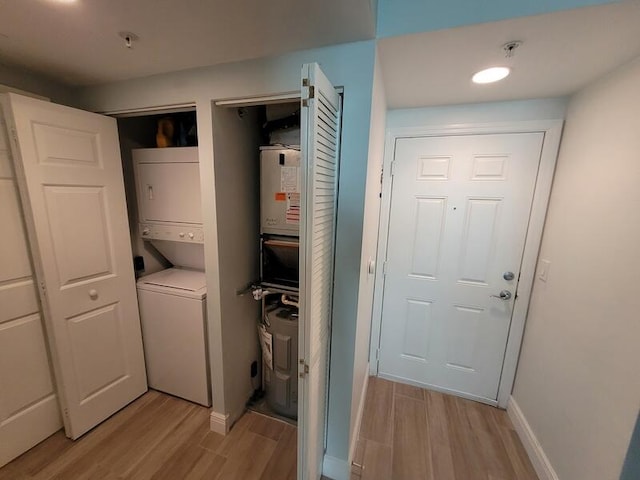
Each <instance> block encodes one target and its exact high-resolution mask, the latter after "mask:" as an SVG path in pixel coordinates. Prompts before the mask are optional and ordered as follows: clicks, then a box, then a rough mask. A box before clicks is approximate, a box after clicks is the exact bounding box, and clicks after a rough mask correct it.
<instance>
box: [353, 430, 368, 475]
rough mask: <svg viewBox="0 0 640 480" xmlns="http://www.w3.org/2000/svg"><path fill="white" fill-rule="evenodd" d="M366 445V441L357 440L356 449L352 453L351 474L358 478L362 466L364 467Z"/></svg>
mask: <svg viewBox="0 0 640 480" xmlns="http://www.w3.org/2000/svg"><path fill="white" fill-rule="evenodd" d="M366 445H367V440H365V439H364V438H358V440H356V448H355V451H354V452H353V460H352V461H351V462H352V463H351V473H352V474H356V475H357V476H358V477H359V476H361V475H362V465H364V450H365V447H366Z"/></svg>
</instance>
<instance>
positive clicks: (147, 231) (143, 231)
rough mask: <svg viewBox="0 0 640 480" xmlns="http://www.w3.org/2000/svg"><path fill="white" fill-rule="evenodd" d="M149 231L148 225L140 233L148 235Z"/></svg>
mask: <svg viewBox="0 0 640 480" xmlns="http://www.w3.org/2000/svg"><path fill="white" fill-rule="evenodd" d="M150 232H151V230H149V228H148V227H145V228H143V229H142V235H149V233H150Z"/></svg>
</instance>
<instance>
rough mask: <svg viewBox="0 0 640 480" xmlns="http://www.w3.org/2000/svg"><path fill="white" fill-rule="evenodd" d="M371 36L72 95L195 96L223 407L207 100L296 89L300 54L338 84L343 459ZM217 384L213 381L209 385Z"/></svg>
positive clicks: (337, 419) (338, 452) (343, 454)
mask: <svg viewBox="0 0 640 480" xmlns="http://www.w3.org/2000/svg"><path fill="white" fill-rule="evenodd" d="M374 54H375V44H374V42H373V41H367V42H358V43H351V44H345V45H339V46H334V47H327V48H321V49H316V50H307V51H299V52H294V53H290V54H286V55H283V56H279V57H274V58H267V59H260V60H254V61H247V62H240V63H234V64H226V65H219V66H214V67H205V68H199V69H193V70H186V71H181V72H174V73H169V74H166V75H157V76H154V77H148V78H143V79H136V80H130V81H124V82H117V83H113V84H108V85H102V86H94V87H87V88H84V89H80V90H79V91H78V101H79V102H80V103H81V104H82V105H83V106H84V108H87V109H89V110H92V111H99V112H105V111H117V110H127V109H135V108H140V109H144V108H145V107H153V106H159V105H175V104H184V103H195V104H196V109H197V115H198V118H197V120H198V140H199V152H200V153H199V155H200V173H201V183H202V186H203V187H206V189H204V188H203V191H202V201H203V216H204V222H205V223H204V231H205V239H206V240H205V241H206V244H205V262H206V267H207V284H208V287H209V290H208V294H207V304H208V305H209V307H210V308H209V309H208V310H209V311H208V324H209V338H210V342H211V345H212V346H213V348H212V357H211V360H212V365H211V367H212V372H211V376H212V382H213V385H214V391H213V408H214V410H215V411H216V412H217V413H221V414H225V413H230V412H228V411H227V410H226V409H225V398H224V394H223V393H224V392H223V389H222V388H220V386H222V385H223V384H224V378H223V377H224V375H223V372H222V366H221V363H222V352H223V349H224V345H223V344H222V342H221V339H222V321H221V312H220V309H219V304H220V295H219V293H220V288H219V287H220V282H221V278H220V276H219V271H218V256H219V252H218V237H217V232H216V224H217V217H216V198H215V194H214V192H213V189H212V188H211V185H214V179H215V171H214V165H213V154H212V152H213V136H212V135H213V134H212V122H211V109H212V106H211V100H212V99H216V100H217V99H225V98H240V97H247V96H257V95H269V94H278V93H284V92H297V91H300V72H301V67H302V64H303V63H305V62H318V63H319V64H320V66H321V67H322V69H323V70H324V72H325V73H326V74H327V76H328V77H329V79H330V80H331V81H332V82H333V83H334V84H335V85H337V86H342V87H343V88H344V110H343V121H342V150H341V160H340V162H341V166H340V178H339V182H340V186H339V197H338V225H337V238H336V270H335V283H334V285H335V294H334V309H333V328H332V346H331V355H332V365H338V366H339V368H337V369H336V368H334V369H333V371H332V372H331V378H330V397H329V407H328V408H329V413H328V415H329V418H328V432H327V435H328V439H327V454H328V455H329V456H332V457H335V458H338V459H340V460H343V461H344V462H346V461H347V458H348V452H349V430H350V422H351V419H350V416H351V399H352V387H353V362H354V349H355V343H356V342H355V338H356V317H357V306H358V286H359V279H360V256H361V255H360V254H361V240H362V225H363V219H364V193H365V184H366V172H367V159H368V147H369V122H370V116H371V92H372V81H373V67H374ZM216 385H217V386H218V388H216V387H215V386H216Z"/></svg>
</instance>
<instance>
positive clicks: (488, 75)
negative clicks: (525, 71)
mask: <svg viewBox="0 0 640 480" xmlns="http://www.w3.org/2000/svg"><path fill="white" fill-rule="evenodd" d="M509 73H511V69H509V68H508V67H491V68H485V69H484V70H480V71H479V72H477V73H476V74H475V75H474V76H473V77H471V81H472V82H473V83H480V84H484V83H493V82H497V81H499V80H502V79H503V78H506V77H507V76H508V75H509Z"/></svg>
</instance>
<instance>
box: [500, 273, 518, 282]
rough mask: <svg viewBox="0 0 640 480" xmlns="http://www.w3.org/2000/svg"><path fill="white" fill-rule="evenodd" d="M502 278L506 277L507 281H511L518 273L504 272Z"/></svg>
mask: <svg viewBox="0 0 640 480" xmlns="http://www.w3.org/2000/svg"><path fill="white" fill-rule="evenodd" d="M502 278H504V279H505V280H506V281H507V282H510V281H511V280H513V279H514V278H516V274H515V273H513V272H504V273H503V274H502Z"/></svg>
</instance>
